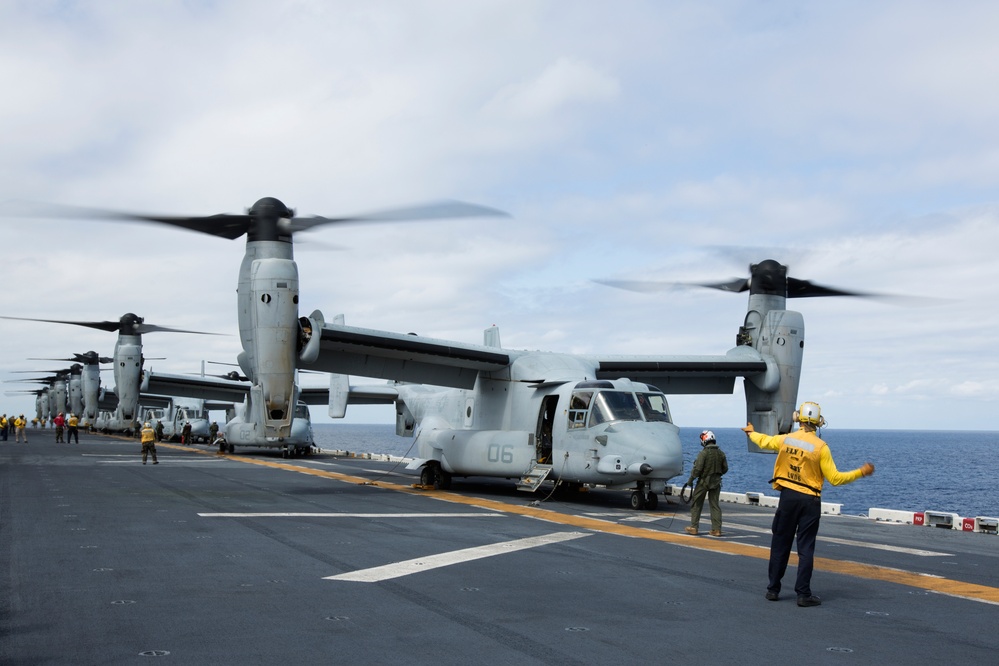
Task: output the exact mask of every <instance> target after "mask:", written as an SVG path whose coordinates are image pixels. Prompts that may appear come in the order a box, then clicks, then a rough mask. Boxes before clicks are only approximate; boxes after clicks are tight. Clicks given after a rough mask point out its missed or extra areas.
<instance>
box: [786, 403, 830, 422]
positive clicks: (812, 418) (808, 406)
mask: <svg viewBox="0 0 999 666" xmlns="http://www.w3.org/2000/svg"><path fill="white" fill-rule="evenodd" d="M794 420H795V421H798V422H799V423H810V424H812V425H814V426H815V427H816V428H821V427H822V426H824V425H825V424H826V420H825V419H824V418H822V408H821V407H819V404H818V403H817V402H803V403H801V407H799V408H798V411H796V412H795V413H794Z"/></svg>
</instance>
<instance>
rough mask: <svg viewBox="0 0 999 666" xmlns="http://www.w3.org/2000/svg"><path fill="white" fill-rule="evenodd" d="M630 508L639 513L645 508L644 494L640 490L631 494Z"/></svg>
mask: <svg viewBox="0 0 999 666" xmlns="http://www.w3.org/2000/svg"><path fill="white" fill-rule="evenodd" d="M631 508H632V509H634V510H636V511H640V510H642V509H644V508H645V493H644V492H643V491H641V490H636V491H635V492H633V493H631Z"/></svg>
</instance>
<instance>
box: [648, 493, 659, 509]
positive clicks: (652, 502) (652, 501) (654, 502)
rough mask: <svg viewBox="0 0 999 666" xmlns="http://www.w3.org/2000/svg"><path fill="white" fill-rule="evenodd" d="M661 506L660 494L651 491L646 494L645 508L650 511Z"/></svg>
mask: <svg viewBox="0 0 999 666" xmlns="http://www.w3.org/2000/svg"><path fill="white" fill-rule="evenodd" d="M657 506H659V495H656V494H655V493H649V494H648V495H646V496H645V508H646V509H648V510H649V511H655V510H656V507H657Z"/></svg>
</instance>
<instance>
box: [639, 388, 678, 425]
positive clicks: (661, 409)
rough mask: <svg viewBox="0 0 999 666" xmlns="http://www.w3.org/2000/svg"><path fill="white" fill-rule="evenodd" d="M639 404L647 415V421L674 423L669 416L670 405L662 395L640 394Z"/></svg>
mask: <svg viewBox="0 0 999 666" xmlns="http://www.w3.org/2000/svg"><path fill="white" fill-rule="evenodd" d="M638 404H639V406H641V408H642V413H643V414H645V420H646V421H665V422H666V423H672V420H671V419H670V416H669V404H668V403H667V402H666V396H664V395H663V394H662V393H639V394H638Z"/></svg>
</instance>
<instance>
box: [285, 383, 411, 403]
mask: <svg viewBox="0 0 999 666" xmlns="http://www.w3.org/2000/svg"><path fill="white" fill-rule="evenodd" d="M398 397H399V391H397V390H396V389H395V388H394V387H392V386H389V385H388V384H361V385H358V386H351V387H349V391H348V394H347V404H350V405H390V404H392V403H394V402H395V401H396V399H398ZM298 399H299V400H301V401H302V402H304V403H305V404H307V405H326V404H329V401H330V390H329V388H328V387H326V386H302V387H299V394H298Z"/></svg>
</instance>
